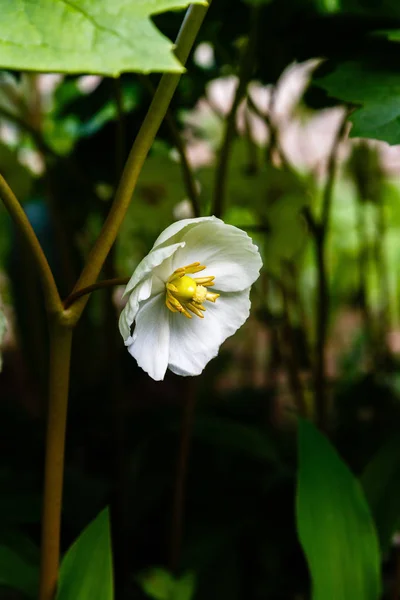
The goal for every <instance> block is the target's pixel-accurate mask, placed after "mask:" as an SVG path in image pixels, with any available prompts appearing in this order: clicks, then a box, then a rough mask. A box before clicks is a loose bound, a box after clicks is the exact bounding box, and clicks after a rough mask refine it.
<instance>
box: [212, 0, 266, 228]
mask: <svg viewBox="0 0 400 600" xmlns="http://www.w3.org/2000/svg"><path fill="white" fill-rule="evenodd" d="M257 31H258V11H257V10H256V9H254V10H253V15H252V24H251V29H250V34H249V38H248V40H247V44H246V47H245V49H244V50H243V54H242V58H241V61H240V65H239V81H238V85H237V88H236V92H235V96H234V99H233V102H232V107H231V110H230V111H229V114H228V116H227V118H226V121H225V129H224V133H223V138H222V143H221V146H220V149H219V154H218V160H217V165H216V171H215V184H214V195H213V204H212V205H213V214H214V215H215V216H216V217H220V216H221V215H222V213H223V211H224V208H225V199H226V188H227V176H228V166H229V159H230V156H231V150H232V144H233V140H234V137H235V132H236V114H237V111H238V108H239V105H240V103H241V101H242V100H243V98H244V96H245V94H246V90H247V85H248V83H249V80H250V77H251V74H252V70H253V64H254V54H255V49H256V41H257Z"/></svg>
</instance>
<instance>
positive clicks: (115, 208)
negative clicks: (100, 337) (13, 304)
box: [71, 2, 210, 320]
mask: <svg viewBox="0 0 400 600" xmlns="http://www.w3.org/2000/svg"><path fill="white" fill-rule="evenodd" d="M209 4H210V2H209V3H208V5H205V6H203V5H198V4H196V5H191V6H190V7H189V9H188V10H187V13H186V16H185V19H184V21H183V23H182V26H181V29H180V31H179V34H178V37H177V39H176V42H175V43H176V49H175V54H176V56H177V58H178V59H179V60H180V61H181V63H182V64H184V63H185V62H186V60H187V58H188V56H189V53H190V50H191V48H192V45H193V43H194V40H195V39H196V36H197V33H198V31H199V29H200V26H201V24H202V22H203V19H204V17H205V15H206V13H207V9H208V6H209ZM180 78H181V74H180V73H165V74H164V75H163V76H162V78H161V81H160V83H159V85H158V87H157V91H156V93H155V95H154V98H153V101H152V102H151V105H150V108H149V110H148V112H147V115H146V117H145V119H144V121H143V123H142V126H141V128H140V130H139V133H138V135H137V137H136V139H135V141H134V144H133V146H132V149H131V151H130V153H129V156H128V159H127V161H126V164H125V168H124V171H123V173H122V177H121V180H120V182H119V185H118V188H117V191H116V194H115V198H114V202H113V204H112V207H111V210H110V212H109V214H108V217H107V219H106V221H105V223H104V225H103V228H102V230H101V232H100V235H99V237H98V238H97V241H96V243H95V245H94V247H93V249H92V251H91V252H90V254H89V257H88V259H87V261H86V265H85V267H84V269H83V271H82V273H81V276H80V278H79V280H78V282H77V284H76V286H75V288H74V290H73V291H74V292H77V291H78V290H81V289H82V288H85V287H88V286H89V285H91V284H92V283H94V282H95V281H96V279H97V277H98V275H99V273H100V271H101V268H102V266H103V263H104V261H105V259H106V256H107V254H108V253H109V251H110V248H111V246H112V245H113V243H114V242H115V239H116V237H117V234H118V231H119V228H120V226H121V224H122V222H123V220H124V218H125V215H126V212H127V210H128V208H129V205H130V202H131V199H132V194H133V192H134V190H135V187H136V184H137V181H138V178H139V175H140V172H141V170H142V167H143V164H144V161H145V160H146V157H147V154H148V152H149V150H150V148H151V145H152V143H153V140H154V138H155V136H156V134H157V132H158V130H159V128H160V125H161V123H162V121H163V119H164V117H165V114H166V112H167V109H168V106H169V104H170V102H171V99H172V96H173V95H174V92H175V90H176V88H177V86H178V83H179V80H180ZM86 302H87V297H82V298H81V299H80V300H79V301H78V302H76V303H75V305H74V307H73V309H71V310H72V311H73V313H74V318H75V319H76V320H78V319H79V317H80V315H81V314H82V311H83V309H84V307H85V305H86Z"/></svg>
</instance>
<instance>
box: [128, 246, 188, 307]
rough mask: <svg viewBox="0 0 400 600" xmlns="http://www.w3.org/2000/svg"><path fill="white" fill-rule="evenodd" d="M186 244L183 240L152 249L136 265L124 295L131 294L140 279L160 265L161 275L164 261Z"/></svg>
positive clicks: (167, 275)
mask: <svg viewBox="0 0 400 600" xmlns="http://www.w3.org/2000/svg"><path fill="white" fill-rule="evenodd" d="M184 245H185V244H184V243H183V242H181V243H178V244H172V245H170V246H164V247H163V248H157V249H155V250H151V251H150V252H149V254H148V255H147V256H145V257H144V259H143V260H142V261H140V263H139V264H138V266H137V267H136V269H135V271H134V273H133V275H132V277H131V278H130V280H129V282H128V285H127V286H126V288H125V291H124V294H123V295H124V296H126V294H129V292H130V291H131V290H133V288H134V287H135V286H137V284H138V283H139V282H140V281H142V279H144V278H145V277H147V275H148V274H149V273H151V271H152V270H153V269H155V268H156V267H159V270H158V273H159V274H160V275H161V270H160V267H161V266H162V263H163V262H164V261H166V260H167V259H168V258H170V256H172V255H173V254H174V253H175V252H176V251H177V250H178V248H182V247H183V246H184ZM168 271H169V267H168ZM170 274H171V273H170V272H168V274H166V276H165V277H166V279H167V278H168V277H169V275H170Z"/></svg>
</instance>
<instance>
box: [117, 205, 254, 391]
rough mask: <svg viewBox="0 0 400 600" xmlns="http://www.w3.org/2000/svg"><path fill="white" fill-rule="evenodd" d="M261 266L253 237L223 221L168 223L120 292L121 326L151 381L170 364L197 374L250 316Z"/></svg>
mask: <svg viewBox="0 0 400 600" xmlns="http://www.w3.org/2000/svg"><path fill="white" fill-rule="evenodd" d="M261 266H262V262H261V258H260V254H259V252H258V249H257V247H256V246H255V245H254V244H253V243H252V241H251V239H250V237H249V236H248V235H247V234H246V233H245V232H244V231H242V230H241V229H238V228H237V227H233V226H232V225H226V224H225V223H224V222H223V221H221V220H220V219H217V218H215V217H200V218H197V219H185V220H182V221H178V222H176V223H173V224H172V225H170V226H169V227H167V229H166V230H165V231H164V232H163V233H162V234H161V235H160V236H159V237H158V238H157V240H156V242H155V243H154V246H153V248H152V250H151V251H150V253H149V254H148V255H147V256H146V257H145V258H144V259H143V260H142V261H141V263H140V264H139V265H138V267H137V268H136V270H135V272H134V273H133V275H132V277H131V279H130V281H129V283H128V285H127V287H126V290H125V293H124V295H125V296H126V295H129V296H128V301H127V304H126V306H125V308H124V309H123V310H122V313H121V316H120V320H119V327H120V332H121V335H122V337H123V339H124V342H125V345H126V346H127V348H128V350H129V352H130V354H131V355H132V356H133V357H134V358H135V359H136V360H137V363H138V365H139V366H140V367H141V368H142V369H143V370H144V371H146V372H147V373H148V374H149V375H150V376H151V377H152V378H153V379H155V380H156V381H159V380H162V379H163V378H164V375H165V372H166V370H167V368H169V369H170V370H171V371H173V372H174V373H176V374H177V375H199V374H200V373H201V372H202V371H203V369H204V367H205V366H206V364H207V363H208V362H209V361H210V360H211V359H212V358H214V357H215V356H216V355H217V354H218V350H219V347H220V345H221V344H222V343H223V342H224V341H225V339H226V338H227V337H229V336H231V335H233V334H234V333H235V331H236V330H237V329H239V327H241V326H242V325H243V323H244V322H245V321H246V319H247V318H248V316H249V312H250V298H249V295H250V288H251V285H252V284H253V283H254V282H255V280H256V279H257V278H258V276H259V271H260V268H261ZM133 325H134V329H133V332H132V331H131V329H132V326H133Z"/></svg>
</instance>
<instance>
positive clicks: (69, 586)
mask: <svg viewBox="0 0 400 600" xmlns="http://www.w3.org/2000/svg"><path fill="white" fill-rule="evenodd" d="M56 598H57V600H113V598H114V591H113V569H112V553H111V539H110V523H109V514H108V509H105V510H103V511H102V512H101V513H100V514H99V515H98V516H97V517H96V519H95V520H94V521H92V522H91V523H90V524H89V525H88V526H87V527H86V529H85V530H84V531H83V533H81V535H80V536H79V537H78V539H77V540H76V541H75V542H74V543H73V544H72V546H71V548H70V549H69V550H68V552H67V553H66V555H65V556H64V559H63V561H62V564H61V570H60V579H59V586H58V592H57V597H56Z"/></svg>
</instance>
